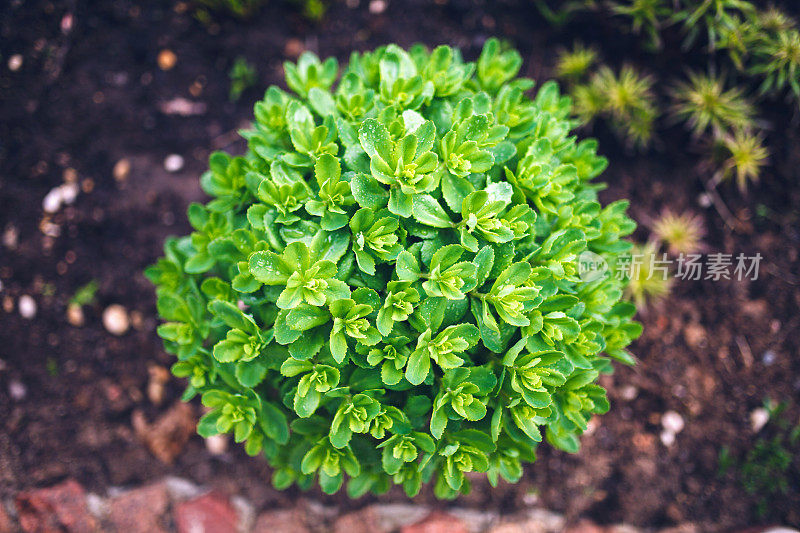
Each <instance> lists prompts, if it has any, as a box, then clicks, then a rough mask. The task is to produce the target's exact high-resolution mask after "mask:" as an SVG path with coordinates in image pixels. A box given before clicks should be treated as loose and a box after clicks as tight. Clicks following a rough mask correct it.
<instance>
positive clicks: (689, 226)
mask: <svg viewBox="0 0 800 533" xmlns="http://www.w3.org/2000/svg"><path fill="white" fill-rule="evenodd" d="M704 234H705V228H704V227H703V221H702V219H701V218H700V217H699V216H698V215H696V214H694V213H673V212H672V211H664V212H663V213H661V215H660V216H659V217H658V218H657V219H656V220H655V221H654V222H653V237H654V239H655V240H656V241H658V242H663V243H664V244H665V245H666V247H667V250H668V251H669V252H670V253H671V254H673V255H678V254H682V253H683V254H691V253H695V252H697V251H698V250H700V248H702V245H703V235H704Z"/></svg>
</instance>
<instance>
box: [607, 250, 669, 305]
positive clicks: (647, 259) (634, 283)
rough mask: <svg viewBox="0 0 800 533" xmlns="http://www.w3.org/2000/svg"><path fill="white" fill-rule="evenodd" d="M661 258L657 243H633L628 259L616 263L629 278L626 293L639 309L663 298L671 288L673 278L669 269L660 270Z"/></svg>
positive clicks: (662, 258)
mask: <svg viewBox="0 0 800 533" xmlns="http://www.w3.org/2000/svg"><path fill="white" fill-rule="evenodd" d="M663 260H664V257H663V255H662V254H661V253H659V248H658V244H657V243H655V242H648V243H646V244H638V245H634V247H633V249H632V250H631V253H630V261H628V262H623V263H621V264H620V265H621V266H620V265H618V268H621V269H622V270H623V275H624V276H625V277H627V279H628V280H629V282H628V286H627V288H626V289H625V291H626V295H627V296H628V297H629V298H631V299H632V300H633V301H634V302H635V303H636V306H637V307H638V308H639V309H642V310H643V309H645V308H646V307H647V306H648V305H652V304H655V303H658V302H659V301H661V300H663V299H664V298H666V297H667V295H669V292H670V290H671V289H672V282H673V280H672V277H671V275H670V273H669V271H666V272H665V271H663V270H662V266H664V265H663Z"/></svg>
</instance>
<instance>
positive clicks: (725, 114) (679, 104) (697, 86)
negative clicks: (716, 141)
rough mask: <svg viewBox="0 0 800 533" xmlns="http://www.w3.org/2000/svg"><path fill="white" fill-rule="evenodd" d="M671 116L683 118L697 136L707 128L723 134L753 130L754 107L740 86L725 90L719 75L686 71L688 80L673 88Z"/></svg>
mask: <svg viewBox="0 0 800 533" xmlns="http://www.w3.org/2000/svg"><path fill="white" fill-rule="evenodd" d="M672 97H673V100H674V104H673V107H672V112H673V115H674V116H675V117H676V118H678V119H680V120H684V121H686V124H687V126H688V127H689V128H690V129H691V130H692V133H693V134H694V135H696V136H699V135H701V134H703V133H707V132H708V131H710V132H711V133H712V134H713V135H714V136H715V137H723V136H724V135H725V134H726V133H727V132H730V131H734V130H752V129H753V127H754V122H753V116H754V115H755V109H754V108H753V105H752V104H751V103H750V102H749V101H748V100H747V99H746V98H745V97H744V95H743V94H742V91H741V90H740V89H738V88H737V89H729V90H727V91H726V90H725V82H724V81H723V79H722V78H721V77H716V76H713V75H707V74H701V73H697V72H690V73H689V80H688V81H685V82H681V83H680V84H678V85H677V87H676V88H675V89H674V90H673V91H672Z"/></svg>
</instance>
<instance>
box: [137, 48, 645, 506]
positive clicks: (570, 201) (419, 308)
mask: <svg viewBox="0 0 800 533" xmlns="http://www.w3.org/2000/svg"><path fill="white" fill-rule="evenodd" d="M521 62H522V61H521V58H520V55H519V54H518V53H517V52H516V51H513V50H504V49H503V48H502V47H501V46H500V44H499V43H498V41H496V40H494V39H492V40H489V41H488V42H487V43H486V45H485V47H484V49H483V51H482V53H481V55H480V58H479V59H478V61H477V62H474V63H473V62H464V61H463V60H462V58H461V56H460V53H459V52H458V51H457V50H453V49H451V48H449V47H447V46H440V47H438V48H436V49H435V50H433V51H432V52H429V51H427V50H426V49H425V48H424V47H422V46H414V47H412V48H411V49H410V50H409V51H404V50H402V49H401V48H399V47H397V46H395V45H389V46H385V47H381V48H379V49H377V50H375V51H374V52H368V53H353V54H352V56H351V58H350V62H349V65H348V66H347V67H346V68H345V69H344V70H343V71H342V72H341V73H340V71H339V69H338V65H337V62H336V60H335V59H328V60H326V61H324V62H321V61H320V60H319V59H318V58H317V57H316V56H315V55H313V54H311V53H305V54H303V55H302V56H301V57H300V59H299V61H298V63H297V64H291V63H287V64H286V66H285V69H286V84H287V85H288V87H289V89H291V91H292V92H293V94H290V93H287V92H285V91H282V90H281V89H279V88H277V87H270V88H269V90H268V91H267V92H266V95H265V97H264V99H263V100H262V101H260V102H258V103H257V104H256V106H255V124H254V128H253V129H252V130H250V131H245V132H243V133H242V135H243V136H244V137H245V138H246V139H247V141H248V150H247V153H246V154H245V155H244V156H243V157H230V156H228V155H226V154H224V153H215V154H213V155H212V156H211V159H210V170H209V171H208V172H206V173H205V174H204V175H203V176H202V178H201V185H202V187H203V190H204V191H205V192H206V193H208V194H209V195H210V196H212V197H213V199H212V200H211V201H210V202H208V203H207V204H206V205H205V206H203V205H199V204H193V205H191V206H190V207H189V210H188V218H189V222H190V223H191V225H192V227H193V228H194V232H193V233H192V234H191V235H190V236H187V237H182V238H173V239H169V240H168V241H167V243H166V245H165V257H164V258H162V259H161V260H159V261H158V263H157V264H156V265H154V266H152V267H150V268H149V269H148V270H147V275H148V277H149V278H150V279H151V280H152V281H153V282H154V283H155V284H156V285H157V287H158V289H157V293H158V311H159V314H160V315H161V316H162V317H163V318H164V319H165V321H166V322H165V323H164V324H162V325H161V326H160V327H159V328H158V334H159V335H160V336H161V337H162V338H163V339H164V341H165V346H166V349H167V350H168V351H169V352H170V353H173V354H175V355H176V356H177V358H178V362H177V363H176V364H175V365H174V367H173V372H174V373H175V375H177V376H180V377H186V378H188V382H189V386H188V389H187V391H186V394H185V399H189V398H191V397H193V396H194V395H196V394H201V395H202V403H203V405H205V406H206V407H207V413H206V414H205V415H204V416H203V418H202V419H201V420H200V422H199V424H198V432H199V433H200V434H201V435H202V436H206V437H207V436H211V435H215V434H218V433H227V432H232V433H233V435H234V438H235V440H236V441H237V442H245V449H246V450H247V452H248V453H250V454H253V455H255V454H257V453H264V454H265V455H266V457H267V459H268V460H269V462H270V464H271V465H272V467H273V469H274V475H273V483H274V484H275V485H276V486H277V487H279V488H284V487H287V486H289V485H291V484H292V483H297V484H298V485H299V486H300V487H301V488H308V487H310V486H311V485H312V484H313V483H314V480H315V479H316V480H317V481H318V483H319V485H320V486H321V488H322V490H324V491H325V492H328V493H332V492H336V491H337V490H339V488H340V487H342V485H343V483H344V481H345V478H347V491H348V494H350V495H351V496H353V497H356V496H359V495H361V494H364V493H365V492H367V491H373V492H376V493H380V492H384V491H386V490H388V489H389V488H390V487H391V485H392V484H400V485H402V487H403V488H404V489H405V491H406V493H407V494H408V495H414V494H416V493H417V492H418V491H419V490H420V487H421V485H422V484H423V483H427V482H429V481H431V482H432V483H433V484H434V491H435V494H436V495H437V496H438V497H441V498H449V497H455V496H456V495H457V494H459V493H465V492H467V491H468V490H469V487H470V482H469V479H468V478H467V477H466V476H465V474H467V473H469V472H485V473H486V474H487V476H488V478H489V481H490V482H491V483H492V485H495V484H497V483H498V480H499V478H501V477H502V478H504V479H506V480H508V481H509V482H515V481H517V480H518V479H519V478H520V476H521V475H522V464H523V463H526V462H532V461H534V460H535V450H536V447H537V445H538V443H539V442H540V441H541V440H542V438H543V435H544V437H545V438H546V439H547V441H548V442H550V443H551V444H552V445H553V446H556V447H558V448H560V449H563V450H567V451H570V452H574V451H576V450H577V449H578V445H579V441H578V436H579V435H580V434H581V433H582V432H583V431H585V430H586V427H587V422H588V420H589V419H590V418H591V416H592V415H593V414H601V413H604V412H606V411H607V410H608V407H609V406H608V401H607V399H606V395H605V391H604V390H603V389H602V388H601V387H600V386H598V385H596V381H597V379H598V376H599V374H601V373H608V372H611V370H612V365H611V360H618V361H621V362H624V363H629V364H630V363H632V362H633V359H632V357H631V355H630V354H629V353H628V352H627V351H626V350H625V347H626V346H627V345H628V344H629V343H630V342H631V340H632V339H634V338H635V337H636V336H637V335H639V333H640V331H641V327H640V325H639V324H637V323H635V322H633V321H632V320H631V317H632V316H633V314H634V312H635V309H634V307H633V305H631V304H630V303H627V302H623V301H621V296H622V294H623V290H624V284H625V280H624V279H618V277H617V276H615V275H612V274H611V273H609V272H605V271H603V270H593V271H588V272H587V271H586V269H581V265H583V264H584V263H582V261H583V259H584V258H586V257H588V258H589V259H590V261H589V263H588V264H592V265H595V266H597V265H598V264H602V265H604V266H607V265H614V264H616V262H617V259H618V258H620V257H621V256H623V255H624V254H626V252H627V251H628V249H629V248H630V244H629V243H627V242H626V241H624V240H621V238H623V237H624V236H626V235H628V234H630V233H631V232H632V231H633V229H634V223H633V222H632V221H631V220H630V219H629V218H628V217H627V216H626V215H625V210H626V207H627V204H626V203H625V202H615V203H613V204H610V205H608V206H607V207H605V208H603V207H602V206H601V205H600V204H599V203H598V201H597V191H598V190H599V189H601V188H602V187H601V186H600V185H597V184H592V183H591V180H592V178H594V177H596V176H597V175H598V174H600V173H601V172H602V171H603V169H604V168H605V167H606V160H605V159H604V158H602V157H600V156H598V155H596V148H597V144H596V142H595V141H593V140H584V141H581V142H576V139H575V137H574V136H573V135H571V134H570V129H571V128H572V127H573V126H574V125H575V123H574V122H573V121H572V120H570V118H569V116H570V101H569V99H568V98H567V97H564V96H561V95H560V94H559V91H558V88H557V86H556V85H555V84H554V83H552V82H549V83H546V84H544V85H543V86H541V87H540V88H539V90H538V92H537V93H536V96H535V98H533V99H531V98H529V97H528V96H527V93H528V91H529V90H530V89H532V87H533V86H534V82H533V81H532V80H529V79H524V78H517V77H516V75H517V72H518V71H519V68H520V66H521ZM337 80H338V83H337Z"/></svg>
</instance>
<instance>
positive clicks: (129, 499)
mask: <svg viewBox="0 0 800 533" xmlns="http://www.w3.org/2000/svg"><path fill="white" fill-rule="evenodd" d="M168 507H169V496H168V494H167V488H166V486H165V485H164V484H163V483H156V484H153V485H148V486H146V487H142V488H140V489H135V490H130V491H128V492H125V493H124V494H121V495H119V496H117V497H116V498H113V499H112V500H111V501H109V510H108V521H109V524H110V525H111V526H112V527H113V530H114V531H124V532H125V533H162V532H164V533H166V531H167V530H166V529H165V528H164V526H163V517H164V515H165V514H166V512H167V508H168Z"/></svg>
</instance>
